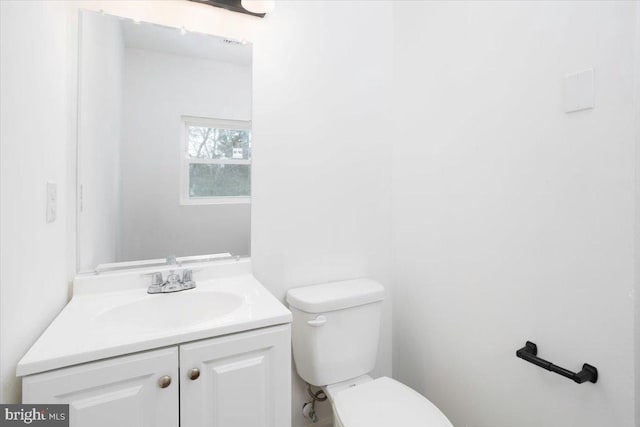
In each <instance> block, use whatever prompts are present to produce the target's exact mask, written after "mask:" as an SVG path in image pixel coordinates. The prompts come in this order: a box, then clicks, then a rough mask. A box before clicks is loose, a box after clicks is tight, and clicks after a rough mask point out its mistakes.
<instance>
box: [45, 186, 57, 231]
mask: <svg viewBox="0 0 640 427" xmlns="http://www.w3.org/2000/svg"><path fill="white" fill-rule="evenodd" d="M57 204H58V184H56V183H55V182H51V181H48V182H47V222H53V221H55V220H56V214H57V212H56V208H57V206H56V205H57Z"/></svg>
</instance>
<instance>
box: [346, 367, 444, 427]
mask: <svg viewBox="0 0 640 427" xmlns="http://www.w3.org/2000/svg"><path fill="white" fill-rule="evenodd" d="M333 406H334V411H335V416H337V417H338V418H339V424H341V425H343V426H344V427H389V426H402V427H453V426H452V424H451V422H449V420H448V419H447V417H446V416H445V415H444V414H443V413H442V412H440V410H439V409H438V408H437V407H436V406H435V405H434V404H433V403H431V402H430V401H429V400H428V399H427V398H425V397H424V396H422V395H421V394H420V393H418V392H416V391H415V390H413V389H411V388H409V387H407V386H406V385H404V384H402V383H400V382H398V381H396V380H394V379H391V378H387V377H381V378H378V379H375V380H373V381H369V382H366V383H364V384H360V385H357V386H355V387H351V388H347V389H345V390H343V391H340V392H339V393H337V394H336V395H335V396H334V397H333Z"/></svg>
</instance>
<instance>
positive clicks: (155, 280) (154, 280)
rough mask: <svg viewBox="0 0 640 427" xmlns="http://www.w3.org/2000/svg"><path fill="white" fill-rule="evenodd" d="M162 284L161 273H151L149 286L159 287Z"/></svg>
mask: <svg viewBox="0 0 640 427" xmlns="http://www.w3.org/2000/svg"><path fill="white" fill-rule="evenodd" d="M162 283H163V280H162V273H160V272H156V273H151V286H160V285H162Z"/></svg>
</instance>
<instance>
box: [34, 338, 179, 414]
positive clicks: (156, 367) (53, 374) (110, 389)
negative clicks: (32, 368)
mask: <svg viewBox="0 0 640 427" xmlns="http://www.w3.org/2000/svg"><path fill="white" fill-rule="evenodd" d="M169 378H170V383H169V380H168V379H169ZM167 383H169V384H167ZM178 383H179V378H178V347H170V348H166V349H161V350H154V351H147V352H144V353H138V354H133V355H130V356H122V357H115V358H112V359H106V360H102V361H98V362H91V363H86V364H83V365H78V366H73V367H69V368H62V369H57V370H55V371H50V372H45V373H42V374H35V375H30V376H27V377H24V378H23V382H22V387H23V389H22V397H23V402H24V403H33V404H40V403H44V404H46V403H52V404H54V403H68V404H69V419H70V425H71V426H72V427H116V426H117V427H178V422H179V420H178V418H179V416H178V412H179V410H178V388H179V387H178Z"/></svg>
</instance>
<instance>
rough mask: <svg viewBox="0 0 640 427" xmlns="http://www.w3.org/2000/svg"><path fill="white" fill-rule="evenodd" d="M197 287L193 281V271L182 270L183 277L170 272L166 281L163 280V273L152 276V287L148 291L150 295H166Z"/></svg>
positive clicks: (173, 271)
mask: <svg viewBox="0 0 640 427" xmlns="http://www.w3.org/2000/svg"><path fill="white" fill-rule="evenodd" d="M195 287H196V282H194V281H193V272H192V271H191V270H182V277H180V275H179V274H177V273H176V272H175V270H170V271H169V274H168V275H167V278H166V280H163V279H162V273H160V272H157V273H152V274H151V286H149V288H148V289H147V293H148V294H164V293H169V292H180V291H186V290H187V289H193V288H195Z"/></svg>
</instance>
